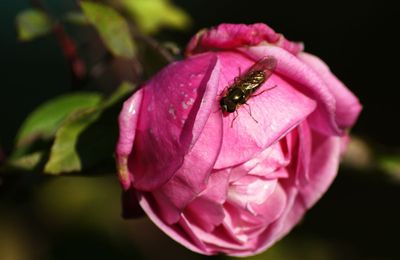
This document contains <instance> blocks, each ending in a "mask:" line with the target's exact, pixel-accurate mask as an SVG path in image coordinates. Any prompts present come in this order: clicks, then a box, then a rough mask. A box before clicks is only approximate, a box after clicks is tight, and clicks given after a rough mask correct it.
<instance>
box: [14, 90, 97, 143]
mask: <svg viewBox="0 0 400 260" xmlns="http://www.w3.org/2000/svg"><path fill="white" fill-rule="evenodd" d="M101 98H102V97H101V95H100V94H99V93H89V92H79V93H71V94H65V95H63V96H60V97H56V98H54V99H52V100H50V101H48V102H46V103H44V104H42V105H40V106H39V107H38V108H37V109H36V110H34V111H33V112H32V113H31V114H30V115H29V116H28V117H27V118H26V120H25V122H24V123H23V124H22V126H21V128H20V130H19V132H18V134H17V140H16V142H17V144H16V145H17V147H22V146H27V145H29V144H31V143H32V142H34V141H35V140H36V139H38V138H41V139H49V138H51V137H53V136H54V134H55V132H56V130H57V129H58V128H59V127H60V124H61V123H62V122H63V120H64V119H65V118H66V117H67V116H68V115H69V114H71V113H72V112H73V111H75V110H80V109H87V108H91V107H95V106H96V105H98V104H99V102H100V101H101Z"/></svg>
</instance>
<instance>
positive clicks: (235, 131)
mask: <svg viewBox="0 0 400 260" xmlns="http://www.w3.org/2000/svg"><path fill="white" fill-rule="evenodd" d="M218 57H219V60H220V61H221V78H220V87H221V89H220V93H223V92H224V90H225V89H226V88H227V86H229V85H230V84H232V82H233V80H234V78H235V77H237V76H238V70H239V69H240V70H241V71H246V70H247V69H248V68H249V67H250V66H251V65H253V64H254V63H255V61H252V60H249V59H247V58H245V57H244V56H243V55H239V54H235V53H230V52H225V53H221V54H219V55H218ZM278 64H279V60H278ZM274 86H277V87H275V88H273V89H271V90H267V89H269V88H271V87H274ZM263 90H267V91H265V92H262V91H263ZM257 94H259V95H257ZM255 95H257V96H253V97H250V99H249V100H248V101H247V103H248V108H247V107H246V105H243V106H241V107H239V108H238V109H237V112H238V115H237V118H236V119H234V118H235V115H234V114H235V113H231V114H230V115H229V116H226V117H224V118H223V125H224V126H223V128H224V129H223V132H224V133H223V136H224V139H223V143H222V149H221V154H220V156H219V158H218V160H217V162H216V165H215V168H216V169H221V168H225V167H230V166H234V165H237V164H240V163H243V162H245V161H248V160H249V159H250V158H252V157H254V156H255V155H256V154H257V153H260V152H261V151H263V150H264V149H265V148H266V147H268V146H270V145H271V144H273V143H274V142H276V141H277V140H279V139H280V138H281V137H283V136H285V134H286V133H287V132H289V131H290V130H291V129H293V128H294V127H295V126H297V125H298V124H299V123H300V122H301V121H303V120H304V119H305V118H306V117H307V116H308V115H309V114H310V113H311V112H312V111H313V110H314V108H315V105H316V104H315V101H313V100H311V99H310V98H308V97H306V96H305V95H303V94H302V93H300V92H299V91H296V90H295V89H293V87H292V86H291V85H290V84H289V83H288V82H286V81H285V80H284V79H282V78H281V77H279V76H278V75H275V74H273V75H272V76H271V77H270V78H269V79H268V80H267V82H266V83H264V84H263V85H262V86H261V88H260V89H259V90H258V91H257V92H256V93H255ZM289 104H290V105H289ZM248 109H250V110H251V115H250V111H246V110H248ZM233 120H234V121H233ZM255 120H257V121H255ZM232 121H233V122H232Z"/></svg>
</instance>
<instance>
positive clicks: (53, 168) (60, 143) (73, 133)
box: [44, 108, 100, 174]
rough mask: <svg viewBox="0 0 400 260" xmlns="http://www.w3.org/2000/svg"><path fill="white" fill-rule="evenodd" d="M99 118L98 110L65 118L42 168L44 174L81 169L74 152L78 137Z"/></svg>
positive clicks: (89, 110)
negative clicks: (47, 159)
mask: <svg viewBox="0 0 400 260" xmlns="http://www.w3.org/2000/svg"><path fill="white" fill-rule="evenodd" d="M99 116H100V111H99V110H97V109H93V108H89V109H82V110H80V111H75V112H74V113H72V114H71V115H70V116H69V117H68V118H67V120H66V121H65V122H64V123H63V125H62V126H61V127H60V128H59V129H58V131H57V134H56V139H55V141H54V144H53V146H52V147H51V152H50V159H49V161H48V162H47V163H46V165H45V168H44V171H45V172H46V173H51V174H59V173H62V172H72V171H80V170H81V169H82V164H81V160H80V158H79V155H78V153H77V151H76V145H77V141H78V137H79V135H80V134H81V133H82V132H83V131H84V130H85V129H86V128H87V127H88V126H89V125H90V124H91V123H93V122H94V121H95V120H96V119H97V118H98V117H99ZM93 152H94V153H95V152H96V151H93Z"/></svg>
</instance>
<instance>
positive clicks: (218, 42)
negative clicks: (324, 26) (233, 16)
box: [186, 23, 303, 55]
mask: <svg viewBox="0 0 400 260" xmlns="http://www.w3.org/2000/svg"><path fill="white" fill-rule="evenodd" d="M263 43H264V44H265V43H268V44H274V45H276V46H279V47H280V48H283V49H285V50H287V51H289V52H291V53H293V54H297V53H299V52H300V51H302V50H303V44H301V43H296V42H291V41H288V40H286V39H285V37H283V35H282V34H278V33H276V32H275V31H274V30H273V29H271V28H270V27H268V26H267V25H266V24H263V23H256V24H250V25H247V24H227V23H224V24H220V25H218V26H217V27H215V28H211V29H206V30H201V31H200V32H198V33H197V34H196V35H195V36H194V37H193V38H192V39H191V40H190V42H189V44H188V46H187V49H186V54H187V55H191V54H194V53H199V52H204V51H210V50H212V51H214V50H216V49H220V50H232V49H235V48H239V47H243V46H255V45H259V44H263Z"/></svg>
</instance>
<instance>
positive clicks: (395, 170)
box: [379, 155, 400, 178]
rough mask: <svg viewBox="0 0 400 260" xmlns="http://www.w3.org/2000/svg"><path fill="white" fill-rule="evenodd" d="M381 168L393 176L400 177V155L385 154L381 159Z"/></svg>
mask: <svg viewBox="0 0 400 260" xmlns="http://www.w3.org/2000/svg"><path fill="white" fill-rule="evenodd" d="M379 166H380V168H381V169H382V170H383V171H385V172H387V173H389V174H392V175H393V176H395V177H397V178H400V155H385V156H382V157H381V158H380V159H379Z"/></svg>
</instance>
